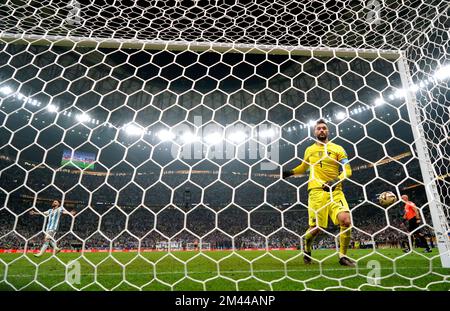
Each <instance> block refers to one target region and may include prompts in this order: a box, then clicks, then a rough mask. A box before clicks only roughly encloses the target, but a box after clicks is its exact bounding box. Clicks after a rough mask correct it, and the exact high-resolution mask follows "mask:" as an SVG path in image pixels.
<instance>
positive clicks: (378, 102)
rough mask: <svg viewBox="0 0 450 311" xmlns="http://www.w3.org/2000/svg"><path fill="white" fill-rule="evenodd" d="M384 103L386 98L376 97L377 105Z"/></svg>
mask: <svg viewBox="0 0 450 311" xmlns="http://www.w3.org/2000/svg"><path fill="white" fill-rule="evenodd" d="M383 104H384V99H383V98H377V99H375V107H378V106H381V105H383Z"/></svg>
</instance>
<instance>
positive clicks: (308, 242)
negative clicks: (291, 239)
mask: <svg viewBox="0 0 450 311" xmlns="http://www.w3.org/2000/svg"><path fill="white" fill-rule="evenodd" d="M314 238H315V236H314V235H312V234H311V233H310V232H309V231H308V232H306V234H305V252H308V253H311V249H312V243H313V241H314Z"/></svg>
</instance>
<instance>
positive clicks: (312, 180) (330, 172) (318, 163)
mask: <svg viewBox="0 0 450 311" xmlns="http://www.w3.org/2000/svg"><path fill="white" fill-rule="evenodd" d="M303 161H304V162H302V164H300V165H299V166H297V167H296V168H294V171H293V172H294V174H295V175H297V174H305V173H306V172H307V170H308V169H309V182H308V190H310V189H314V188H322V185H323V184H324V183H326V182H327V181H331V180H333V179H336V178H339V179H340V180H341V181H342V180H344V179H345V178H348V177H350V176H351V174H352V171H351V168H350V164H349V163H348V157H347V153H346V152H345V150H344V148H342V147H341V146H339V145H337V144H335V143H332V142H328V143H327V144H320V145H319V144H316V143H314V144H313V145H311V146H309V147H308V148H306V150H305V155H304V157H303ZM336 190H342V184H341V183H339V184H338V185H337V186H336Z"/></svg>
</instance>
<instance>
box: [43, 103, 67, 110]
mask: <svg viewBox="0 0 450 311" xmlns="http://www.w3.org/2000/svg"><path fill="white" fill-rule="evenodd" d="M47 110H48V112H58V107H57V106H55V105H53V104H49V105H48V106H47ZM64 112H65V111H64Z"/></svg>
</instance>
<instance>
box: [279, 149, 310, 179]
mask: <svg viewBox="0 0 450 311" xmlns="http://www.w3.org/2000/svg"><path fill="white" fill-rule="evenodd" d="M303 159H304V160H303V161H302V163H301V164H300V165H299V166H297V167H296V168H294V169H293V170H290V171H283V178H288V177H290V176H292V175H302V174H305V173H306V171H307V170H308V169H309V164H308V163H307V162H304V161H306V151H305V156H304V157H303Z"/></svg>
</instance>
